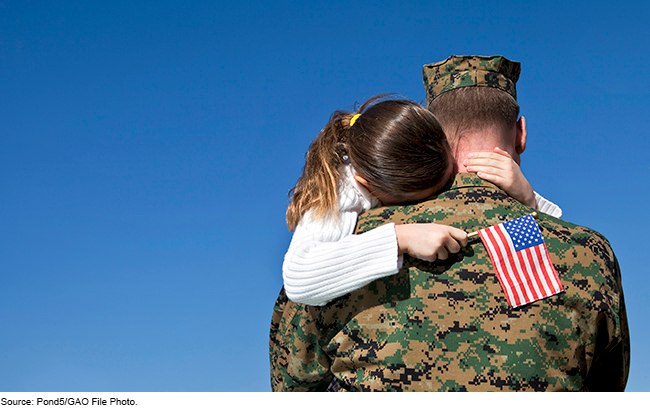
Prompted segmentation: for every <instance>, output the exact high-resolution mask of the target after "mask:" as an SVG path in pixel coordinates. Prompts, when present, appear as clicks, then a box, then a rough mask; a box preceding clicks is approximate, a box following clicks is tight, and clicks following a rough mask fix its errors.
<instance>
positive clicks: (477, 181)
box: [447, 173, 501, 191]
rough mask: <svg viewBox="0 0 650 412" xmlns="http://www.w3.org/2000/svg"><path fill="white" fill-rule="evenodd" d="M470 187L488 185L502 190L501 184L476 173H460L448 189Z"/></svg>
mask: <svg viewBox="0 0 650 412" xmlns="http://www.w3.org/2000/svg"><path fill="white" fill-rule="evenodd" d="M468 187H486V188H490V189H496V190H501V189H500V188H499V186H497V185H495V184H494V183H491V182H488V181H487V180H483V179H481V178H480V177H478V176H476V174H475V173H458V174H456V177H454V180H453V182H452V184H451V187H450V188H449V189H448V190H447V191H452V190H457V189H462V188H468Z"/></svg>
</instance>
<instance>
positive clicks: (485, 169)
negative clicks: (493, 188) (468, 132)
mask: <svg viewBox="0 0 650 412" xmlns="http://www.w3.org/2000/svg"><path fill="white" fill-rule="evenodd" d="M464 165H465V168H467V171H468V172H475V173H476V174H477V176H478V177H480V178H481V179H485V180H487V181H490V182H492V183H494V184H495V185H497V186H499V187H500V188H501V189H503V190H505V191H506V192H507V193H508V194H509V195H510V196H512V197H514V198H515V199H517V200H518V201H520V202H521V203H523V204H525V205H526V206H530V207H532V208H535V209H537V201H536V200H535V193H533V188H532V187H531V186H530V183H528V180H526V178H525V177H524V175H523V173H521V169H520V168H519V165H518V164H517V162H515V161H514V160H512V157H510V154H508V152H506V151H504V150H501V149H499V148H498V147H496V148H495V149H494V152H478V153H470V154H469V155H468V159H466V160H465V161H464Z"/></svg>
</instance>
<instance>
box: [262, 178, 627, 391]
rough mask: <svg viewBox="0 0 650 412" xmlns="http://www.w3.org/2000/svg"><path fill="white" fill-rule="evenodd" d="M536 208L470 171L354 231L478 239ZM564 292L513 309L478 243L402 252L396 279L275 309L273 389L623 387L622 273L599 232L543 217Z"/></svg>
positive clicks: (373, 214) (376, 213)
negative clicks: (398, 230) (422, 256)
mask: <svg viewBox="0 0 650 412" xmlns="http://www.w3.org/2000/svg"><path fill="white" fill-rule="evenodd" d="M532 211H533V210H532V209H530V208H528V207H527V206H524V205H522V204H520V203H518V202H517V201H516V200H514V199H513V198H511V197H509V196H508V195H507V194H506V193H505V192H503V191H502V190H501V189H499V188H498V187H497V186H495V185H493V184H491V183H488V182H486V181H483V180H481V179H479V178H477V177H476V176H475V175H473V174H459V175H457V176H456V179H455V181H454V183H453V186H452V187H451V188H450V189H449V190H448V191H446V192H444V193H442V194H440V195H439V196H437V198H435V199H432V200H429V201H426V202H423V203H420V204H417V205H410V206H394V207H385V208H380V209H374V210H371V211H370V212H368V213H366V214H364V215H362V216H361V217H360V218H359V223H358V226H357V227H358V230H359V231H360V232H363V231H367V230H370V229H372V228H375V227H377V226H380V225H382V224H385V223H387V222H395V223H397V224H403V223H419V222H437V223H444V224H450V225H452V226H455V227H458V228H461V229H464V230H467V231H473V230H476V229H479V228H483V227H486V226H490V225H495V224H498V223H501V222H503V221H504V220H509V219H513V218H516V217H519V216H522V215H524V214H527V213H530V212H532ZM538 223H539V226H540V229H541V231H542V233H543V235H544V237H545V239H546V243H547V247H548V250H549V253H550V256H551V260H552V261H553V263H554V266H555V269H556V270H557V272H558V275H559V277H560V280H561V282H562V284H563V285H564V288H565V292H564V293H561V294H559V295H555V296H552V297H549V298H546V299H544V300H541V301H537V302H534V303H531V304H528V305H525V306H522V307H519V308H517V309H512V308H511V307H510V306H509V305H508V303H507V301H506V297H505V295H504V293H503V290H502V289H501V286H500V284H499V282H498V280H497V278H496V275H495V274H494V268H493V267H492V263H491V262H490V259H489V256H488V253H487V251H486V249H485V247H484V245H483V244H482V243H481V241H480V240H474V241H471V242H470V243H469V244H468V246H467V247H466V248H464V250H462V251H461V252H460V253H458V254H456V255H452V256H450V258H449V259H448V260H447V261H444V262H440V261H436V262H434V263H429V262H425V261H422V260H418V259H414V258H411V257H409V256H405V261H404V267H403V268H402V270H401V271H400V272H399V273H398V274H396V275H394V276H389V277H386V278H383V279H379V280H377V281H375V282H373V283H371V284H369V285H368V286H366V287H363V288H361V289H359V290H357V291H355V292H352V293H350V294H348V295H345V296H343V297H341V298H339V299H336V300H334V301H332V302H331V303H330V304H329V305H327V306H324V307H311V306H305V305H300V304H296V303H294V302H291V301H288V300H287V298H286V296H285V295H284V293H283V292H281V293H280V297H279V298H278V301H277V302H276V305H275V310H274V314H273V320H272V325H271V336H270V358H271V384H272V388H273V390H284V391H305V390H327V389H329V390H339V391H346V390H352V391H551V390H570V391H574V390H608V391H615V390H623V389H624V388H625V384H626V381H627V376H628V371H629V357H630V352H629V333H628V326H627V318H626V314H625V303H624V300H623V290H622V288H621V277H620V273H619V267H618V263H617V261H616V257H615V256H614V253H613V252H612V250H611V248H610V246H609V244H608V242H607V240H606V239H605V238H604V237H603V236H602V235H600V234H599V233H597V232H594V231H592V230H590V229H587V228H584V227H579V226H575V225H573V224H570V223H567V222H565V221H562V220H559V219H555V218H553V217H551V216H549V215H545V214H540V218H539V220H538Z"/></svg>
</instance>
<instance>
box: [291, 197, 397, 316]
mask: <svg viewBox="0 0 650 412" xmlns="http://www.w3.org/2000/svg"><path fill="white" fill-rule="evenodd" d="M344 189H345V190H344V192H342V193H340V194H339V196H340V198H341V199H340V202H341V204H340V206H341V207H340V209H339V216H338V219H337V218H336V217H335V216H325V217H323V218H322V219H314V218H313V216H312V213H311V211H308V212H307V213H306V214H305V216H303V218H302V219H301V221H300V223H299V224H298V226H297V227H296V229H295V232H294V234H293V237H292V239H291V244H290V245H289V250H288V251H287V253H286V255H285V257H284V262H283V264H282V277H283V279H284V288H285V291H286V293H287V296H288V297H289V299H291V300H293V301H294V302H298V303H304V304H307V305H324V304H326V303H327V302H329V301H330V300H332V299H335V298H337V297H340V296H343V295H345V294H346V293H349V292H352V291H353V290H356V289H359V288H360V287H362V286H365V285H367V284H368V283H370V282H372V281H373V280H375V279H379V278H382V277H384V276H389V275H393V274H395V273H397V272H398V271H399V269H400V268H401V266H402V256H398V248H397V236H396V234H395V224H393V223H389V224H386V225H383V226H380V227H378V228H375V229H372V230H370V231H368V232H366V233H363V234H360V235H354V234H353V233H354V228H355V226H356V222H357V217H358V215H359V212H362V211H364V210H366V207H367V206H368V205H369V203H368V201H367V199H365V200H364V199H362V198H360V197H359V196H357V195H358V191H355V190H353V189H352V188H351V187H347V188H345V187H344ZM361 202H365V203H364V206H366V207H364V206H361V205H360V204H361Z"/></svg>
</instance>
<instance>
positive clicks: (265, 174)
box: [0, 0, 650, 391]
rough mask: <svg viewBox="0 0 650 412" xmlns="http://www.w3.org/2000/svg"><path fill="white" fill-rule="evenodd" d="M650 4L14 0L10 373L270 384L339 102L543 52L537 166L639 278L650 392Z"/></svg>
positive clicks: (44, 383)
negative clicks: (320, 152)
mask: <svg viewBox="0 0 650 412" xmlns="http://www.w3.org/2000/svg"><path fill="white" fill-rule="evenodd" d="M649 17H650V6H648V3H646V2H641V1H635V2H617V3H612V2H603V1H575V2H565V1H549V2H522V1H512V2H510V1H491V2H474V1H462V0H461V1H436V2H433V1H411V2H387V1H376V2H363V1H356V2H341V1H310V2H299V1H286V2H268V1H266V2H262V1H236V2H224V1H184V2H181V1H160V0H159V1H153V0H138V1H135V2H134V1H123V0H113V1H110V2H109V1H93V2H84V1H37V0H32V1H11V0H9V1H7V0H2V1H0V143H1V146H0V147H1V149H0V188H1V190H2V196H1V197H0V213H1V214H2V216H3V218H2V220H0V233H1V234H2V236H1V237H0V257H1V258H0V280H1V285H2V287H1V288H0V290H2V299H0V330H1V334H0V370H2V371H3V373H2V374H0V375H1V376H0V390H1V391H268V390H270V384H269V367H268V349H267V348H268V327H269V322H270V317H271V312H272V307H273V303H274V301H275V298H276V297H277V293H278V291H279V290H280V287H281V284H282V280H281V270H280V269H281V262H282V258H283V254H284V252H285V250H286V248H287V246H288V243H289V240H290V233H289V232H288V231H287V229H286V226H285V222H284V212H285V208H286V206H287V204H288V198H287V192H288V190H289V189H290V188H291V187H292V186H293V185H294V184H295V182H296V180H297V179H298V177H299V175H300V172H301V167H302V165H303V161H304V153H305V152H306V150H307V147H308V145H309V143H310V142H311V140H312V139H313V138H314V137H315V135H316V133H317V132H318V131H319V130H320V128H321V127H322V126H323V125H324V124H325V123H326V122H327V119H328V117H329V115H330V113H331V112H332V111H334V110H336V109H349V108H351V107H352V106H353V105H354V103H355V102H362V101H364V100H366V99H367V98H369V97H371V96H373V95H375V94H379V93H384V92H393V93H399V94H401V95H403V96H405V97H406V98H409V99H412V100H415V101H419V102H422V101H423V100H424V96H425V95H424V89H423V86H422V66H423V65H424V64H427V63H432V62H436V61H440V60H443V59H445V58H446V57H448V56H449V55H451V54H483V55H492V54H503V55H505V56H506V57H508V58H510V59H512V60H518V61H520V62H521V63H522V74H521V77H520V80H519V83H518V100H519V103H520V105H521V107H522V114H523V115H524V116H525V117H526V118H527V121H528V122H527V123H528V147H527V150H526V152H525V153H524V155H523V157H522V169H523V171H524V173H525V174H526V176H527V177H528V179H529V181H530V182H531V183H532V185H533V187H534V188H535V189H536V190H537V191H538V192H540V193H541V194H543V195H544V196H545V197H547V198H548V199H550V200H552V201H554V202H555V203H557V204H558V205H560V206H561V207H562V208H563V210H564V217H565V219H566V220H569V221H571V222H573V223H577V224H581V225H584V226H589V227H591V228H593V229H596V230H598V231H599V232H601V233H603V234H604V235H605V236H606V237H607V238H608V239H609V240H610V242H611V244H612V246H613V248H614V251H615V252H616V254H617V256H618V259H619V263H620V266H621V270H622V273H623V286H624V290H625V297H626V302H627V310H628V318H629V322H630V330H631V336H632V368H631V373H630V379H629V383H628V390H631V391H647V390H648V389H650V375H649V373H648V370H650V356H649V355H647V354H648V353H649V352H650V348H649V345H648V341H650V332H649V331H650V324H649V321H648V316H647V314H646V313H647V310H648V305H647V301H648V299H647V295H648V293H649V292H650V288H649V287H648V279H646V278H645V275H646V274H647V264H646V262H645V259H646V255H647V253H646V252H644V250H643V249H644V247H645V245H646V243H647V241H645V235H646V234H648V233H650V225H649V219H648V215H647V213H646V209H647V205H648V202H649V201H650V196H649V195H648V189H650V184H649V179H648V176H649V174H650V156H649V154H650V138H649V136H648V130H650V119H649V117H648V115H647V113H648V112H649V109H650V103H649V101H650V99H649V97H650V77H649V76H648V74H647V67H648V66H650V55H649V54H648V47H647V41H648V40H647V39H648V38H650V28H649V27H650V26H648V24H647V21H648V18H649Z"/></svg>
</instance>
